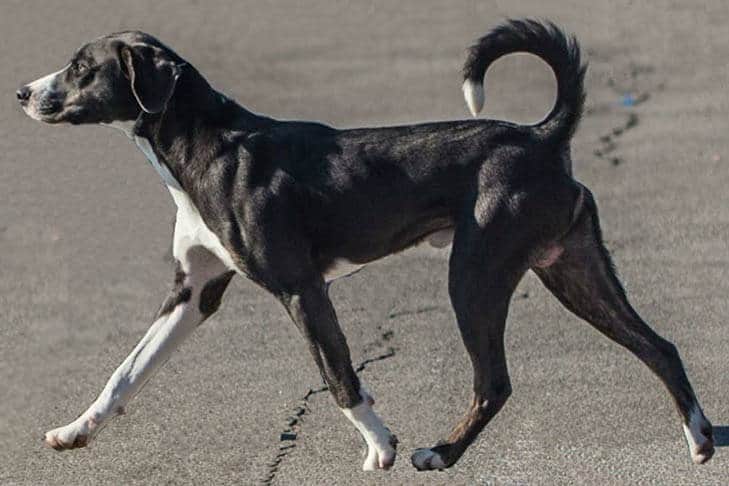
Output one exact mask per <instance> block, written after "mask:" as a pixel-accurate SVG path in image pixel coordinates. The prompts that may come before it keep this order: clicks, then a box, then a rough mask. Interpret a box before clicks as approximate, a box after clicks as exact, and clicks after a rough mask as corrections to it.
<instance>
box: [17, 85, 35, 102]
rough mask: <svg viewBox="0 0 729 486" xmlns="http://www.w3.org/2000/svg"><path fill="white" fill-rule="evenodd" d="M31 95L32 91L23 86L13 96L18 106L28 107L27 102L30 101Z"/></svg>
mask: <svg viewBox="0 0 729 486" xmlns="http://www.w3.org/2000/svg"><path fill="white" fill-rule="evenodd" d="M32 94H33V91H32V90H31V89H30V87H29V86H23V87H22V88H20V89H19V90H18V91H16V92H15V96H16V97H17V98H18V102H19V103H20V106H23V107H25V106H28V101H30V95H32Z"/></svg>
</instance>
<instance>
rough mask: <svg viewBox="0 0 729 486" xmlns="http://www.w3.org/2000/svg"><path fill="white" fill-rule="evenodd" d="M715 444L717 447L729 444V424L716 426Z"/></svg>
mask: <svg viewBox="0 0 729 486" xmlns="http://www.w3.org/2000/svg"><path fill="white" fill-rule="evenodd" d="M714 445H715V446H716V447H727V446H729V425H718V426H716V427H714Z"/></svg>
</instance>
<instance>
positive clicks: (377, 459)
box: [342, 389, 396, 471]
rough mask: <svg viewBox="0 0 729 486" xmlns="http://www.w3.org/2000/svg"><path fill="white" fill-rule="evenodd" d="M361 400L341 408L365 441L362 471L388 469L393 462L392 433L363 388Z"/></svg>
mask: <svg viewBox="0 0 729 486" xmlns="http://www.w3.org/2000/svg"><path fill="white" fill-rule="evenodd" d="M361 394H362V402H361V403H360V404H359V405H357V406H355V407H353V408H343V409H342V412H343V413H344V416H345V417H347V418H348V419H349V421H350V422H352V423H353V424H354V426H355V427H356V428H357V430H358V431H359V433H360V434H362V437H364V440H365V442H366V443H367V457H366V459H365V462H364V464H363V465H362V470H363V471H374V470H376V469H389V468H390V467H391V466H392V465H393V463H394V462H395V454H396V452H395V448H394V447H393V445H392V440H393V437H392V434H391V433H390V431H389V430H387V427H385V425H384V424H383V423H382V420H380V417H378V416H377V414H376V413H375V412H374V410H372V406H371V405H370V399H369V396H368V395H367V393H366V392H365V391H364V389H363V390H362V391H361Z"/></svg>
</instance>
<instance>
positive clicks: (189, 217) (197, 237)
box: [134, 136, 238, 271]
mask: <svg viewBox="0 0 729 486" xmlns="http://www.w3.org/2000/svg"><path fill="white" fill-rule="evenodd" d="M134 142H135V143H136V144H137V147H139V149H140V150H141V151H142V153H144V155H145V157H146V158H147V160H148V161H149V163H150V164H151V165H152V167H154V169H155V170H156V171H157V173H158V174H159V176H160V177H161V178H162V181H163V182H164V183H165V185H166V186H167V189H168V190H169V191H170V194H171V195H172V199H173V200H174V201H175V205H176V206H177V218H176V220H175V235H174V241H173V248H172V253H173V254H174V256H175V258H177V259H178V260H179V259H181V258H184V256H185V254H186V253H187V250H188V249H189V248H191V247H194V246H203V247H205V248H207V249H208V250H209V251H210V252H211V253H213V254H214V255H215V256H217V257H218V258H219V259H220V261H222V262H223V264H225V266H226V267H228V268H230V269H231V270H235V271H238V267H237V265H236V264H235V263H234V261H233V258H232V257H231V255H230V252H229V251H228V250H227V249H226V248H225V247H224V246H223V244H222V243H221V242H220V238H218V236H217V235H216V234H215V233H213V232H212V231H211V230H210V228H208V226H207V225H206V224H205V221H204V220H203V218H202V216H201V215H200V212H199V211H198V209H197V207H196V206H195V204H194V203H193V201H192V199H191V198H190V196H189V195H188V194H187V193H186V192H185V190H184V189H183V188H182V186H181V185H180V183H179V182H178V181H177V179H176V178H175V176H174V175H172V172H170V170H169V168H168V167H167V166H166V165H165V164H164V163H162V162H160V161H159V159H158V158H157V156H156V155H155V153H154V150H153V149H152V146H151V145H150V143H149V140H147V139H146V138H143V137H136V136H135V137H134Z"/></svg>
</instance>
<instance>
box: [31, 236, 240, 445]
mask: <svg viewBox="0 0 729 486" xmlns="http://www.w3.org/2000/svg"><path fill="white" fill-rule="evenodd" d="M184 257H185V258H181V259H180V264H181V266H182V270H183V271H184V272H185V274H186V275H185V279H184V281H183V287H187V288H190V289H191V293H192V295H191V297H190V300H188V301H187V302H182V303H180V304H178V305H177V306H176V307H175V308H174V309H173V310H172V312H171V313H169V314H167V315H164V316H161V317H159V318H158V319H157V320H156V321H155V322H154V323H153V324H152V326H151V327H150V328H149V330H148V331H147V333H146V334H145V335H144V337H143V338H142V340H141V341H139V344H137V346H136V347H135V348H134V350H133V351H132V352H131V354H129V356H127V358H126V359H125V360H124V362H123V363H122V364H121V365H120V366H119V367H118V368H117V369H116V371H115V372H114V373H113V374H112V376H111V378H110V379H109V381H108V382H107V384H106V386H105V387H104V389H103V391H102V392H101V393H100V394H99V396H98V398H97V399H96V400H95V401H94V403H93V404H92V405H91V406H90V407H89V408H88V409H87V410H86V411H85V412H84V413H83V414H81V416H80V417H79V418H77V419H76V420H74V421H73V422H71V423H70V424H68V425H66V426H64V427H59V428H57V429H53V430H51V431H49V432H47V433H46V435H45V442H46V443H47V444H48V445H49V446H51V447H53V448H54V449H58V450H62V449H72V448H75V447H84V446H85V445H87V444H88V443H89V442H90V441H91V440H92V439H93V438H94V436H95V435H96V434H97V433H98V432H99V431H100V430H101V429H102V428H103V426H104V425H106V422H107V421H108V420H109V419H110V418H113V417H115V416H116V415H119V414H121V413H123V412H124V407H125V406H126V405H127V403H129V401H130V400H131V399H132V398H134V396H135V395H136V394H137V393H138V392H139V390H140V389H141V388H142V387H143V386H144V384H145V383H147V381H148V380H149V379H150V378H151V377H152V375H153V374H154V372H155V371H157V370H158V369H159V368H160V366H161V365H162V364H164V363H165V362H166V361H167V359H169V357H170V355H171V354H172V352H173V351H174V350H175V349H176V348H177V347H178V346H179V345H180V344H181V343H182V342H183V341H184V340H185V338H187V337H188V336H189V335H190V334H191V333H192V331H193V330H194V329H195V328H196V327H197V326H198V325H199V324H200V323H201V322H202V320H203V317H204V316H203V315H202V313H201V312H200V306H199V301H200V292H201V290H202V288H203V286H204V285H205V283H206V282H207V281H209V280H210V279H211V278H213V277H215V276H217V275H220V274H221V273H223V272H225V271H226V268H225V266H224V265H223V264H222V263H221V262H220V261H219V260H218V259H217V258H216V257H215V256H214V255H213V254H211V253H209V252H207V251H206V250H202V249H201V248H194V249H192V250H190V251H188V252H186V253H184Z"/></svg>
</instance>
